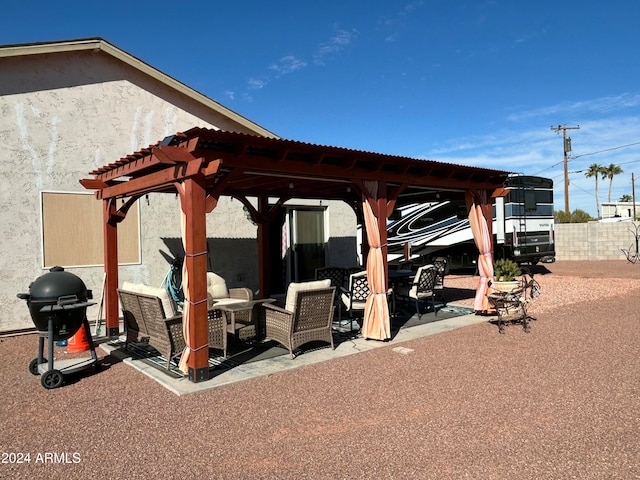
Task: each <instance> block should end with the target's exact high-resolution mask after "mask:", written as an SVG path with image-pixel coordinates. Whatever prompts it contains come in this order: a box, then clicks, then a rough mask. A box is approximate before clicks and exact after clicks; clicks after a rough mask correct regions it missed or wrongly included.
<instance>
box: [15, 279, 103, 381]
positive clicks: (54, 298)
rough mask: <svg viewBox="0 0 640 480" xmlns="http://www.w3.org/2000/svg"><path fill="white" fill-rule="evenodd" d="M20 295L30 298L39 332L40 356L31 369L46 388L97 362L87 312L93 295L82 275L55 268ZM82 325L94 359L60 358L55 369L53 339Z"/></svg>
mask: <svg viewBox="0 0 640 480" xmlns="http://www.w3.org/2000/svg"><path fill="white" fill-rule="evenodd" d="M18 298H21V299H23V300H26V301H27V306H28V307H29V313H30V314H31V319H32V320H33V323H34V324H35V326H36V328H37V329H38V331H39V332H40V337H39V349H38V358H34V359H33V360H32V361H31V363H30V364H29V371H30V372H31V373H32V374H34V375H39V374H42V377H41V383H42V386H43V387H45V388H56V387H59V386H61V385H62V382H63V374H66V373H72V372H77V371H79V370H82V369H84V368H87V367H89V366H92V365H96V362H97V356H96V352H95V348H94V345H93V340H92V338H91V328H90V327H89V321H88V320H87V315H86V313H87V307H88V306H90V305H95V303H93V302H88V301H87V300H90V299H92V298H93V295H92V292H91V290H87V287H86V285H85V284H84V282H83V281H82V280H81V279H80V277H78V276H76V275H74V274H73V273H70V272H65V271H64V268H62V267H53V268H51V269H50V270H49V272H48V273H45V274H44V275H42V276H40V277H38V278H37V279H36V280H34V281H33V282H31V285H29V293H19V294H18ZM81 327H82V328H84V329H85V335H86V338H87V341H88V343H89V347H90V350H91V358H90V359H88V360H87V359H83V360H81V361H79V360H78V359H69V360H59V361H58V362H57V363H58V364H59V365H58V368H57V369H54V367H53V363H54V362H53V356H54V355H53V353H54V349H53V347H54V342H55V341H58V340H66V339H68V338H71V337H73V336H74V335H75V334H76V333H77V332H78V330H79V329H80V328H81ZM45 339H48V342H49V359H50V361H47V359H46V358H44V341H45Z"/></svg>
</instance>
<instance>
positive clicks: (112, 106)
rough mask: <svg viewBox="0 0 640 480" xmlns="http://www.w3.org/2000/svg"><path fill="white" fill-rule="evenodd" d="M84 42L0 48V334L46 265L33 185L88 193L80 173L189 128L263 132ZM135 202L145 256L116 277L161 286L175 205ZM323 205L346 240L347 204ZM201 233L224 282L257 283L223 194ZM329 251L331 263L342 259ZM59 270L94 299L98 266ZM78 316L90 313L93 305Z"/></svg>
mask: <svg viewBox="0 0 640 480" xmlns="http://www.w3.org/2000/svg"><path fill="white" fill-rule="evenodd" d="M87 43H88V42H84V43H83V42H81V41H79V42H78V43H77V44H74V43H73V42H68V43H66V44H64V48H58V47H59V45H56V44H50V45H54V47H55V48H47V45H45V46H43V45H42V44H37V45H36V44H34V45H28V46H6V47H0V145H1V147H0V155H1V157H0V195H1V197H0V198H1V201H2V206H3V208H2V210H1V211H0V221H1V223H2V236H1V237H0V248H1V252H2V256H1V258H0V276H1V282H0V311H2V315H1V316H0V332H7V331H13V330H20V329H23V328H30V327H33V323H32V321H31V318H30V316H29V314H28V310H27V308H26V305H25V302H24V301H22V300H20V299H18V298H17V297H16V294H17V293H19V292H27V291H28V287H29V284H30V283H31V282H32V281H33V280H35V279H36V278H37V277H39V276H40V275H42V274H43V273H45V272H46V271H47V270H46V269H43V267H42V265H43V252H42V216H41V199H40V195H41V192H42V191H54V192H77V193H83V192H86V190H85V189H84V188H83V187H82V186H81V185H80V184H79V180H80V179H82V178H88V177H89V175H88V172H89V171H91V170H93V169H94V168H98V167H101V166H102V165H106V164H108V163H111V162H114V161H116V160H117V159H119V158H121V157H123V156H125V155H127V154H129V153H132V152H134V151H137V150H139V149H141V148H144V147H147V146H149V145H151V144H155V143H157V142H158V141H159V140H161V139H162V138H164V137H165V136H168V135H172V134H174V133H176V132H178V131H182V130H186V129H188V128H191V127H194V126H199V127H207V128H220V129H223V130H229V131H236V132H244V133H252V134H257V135H265V134H270V132H268V131H267V130H265V129H263V128H262V127H260V126H259V125H256V124H254V123H252V122H250V121H249V120H247V119H243V118H242V117H240V116H239V115H237V114H235V112H232V111H229V110H227V109H225V108H224V107H222V106H221V105H219V104H216V103H215V102H213V101H212V100H210V99H207V98H206V97H204V96H202V95H201V94H198V93H197V92H195V91H193V90H191V89H189V87H187V86H185V85H183V84H179V82H176V81H175V80H173V79H171V78H170V77H167V76H165V75H164V74H162V73H161V72H158V71H157V70H155V69H153V67H150V66H149V65H146V64H144V63H143V62H141V61H139V60H137V59H135V58H132V57H129V56H128V54H126V52H122V51H121V50H118V49H116V48H115V47H113V46H112V45H110V44H107V43H105V42H104V41H100V42H98V41H96V42H94V44H93V47H94V48H87ZM50 45H49V46H50ZM123 57H125V60H126V61H123V59H122V58H123ZM272 136H275V135H273V134H272ZM96 201H98V200H96ZM138 203H139V208H140V225H141V250H142V259H141V260H142V261H141V263H140V264H135V265H123V266H121V267H120V269H119V280H120V283H122V282H124V281H133V282H143V283H146V284H149V285H154V286H160V285H161V284H162V281H163V280H164V278H165V276H166V274H167V271H168V268H169V264H170V263H169V262H170V260H171V258H173V257H175V255H178V254H180V253H181V252H182V246H181V240H180V236H181V232H180V212H179V201H178V199H177V198H176V197H175V196H174V195H170V194H164V195H163V194H154V195H149V197H148V201H147V199H141V200H140V201H139V202H138ZM325 203H327V202H325ZM328 208H329V211H330V213H329V218H330V225H331V227H330V228H331V232H332V237H333V236H335V235H338V236H339V235H344V236H346V237H349V235H350V236H351V237H354V236H355V214H353V211H352V210H351V209H350V208H349V207H348V206H347V205H345V204H343V203H341V202H329V207H328ZM207 234H208V235H207V236H208V238H209V245H210V267H211V269H213V270H214V271H218V272H220V273H221V274H222V275H224V276H225V278H227V281H228V283H229V286H237V285H243V286H248V287H250V288H252V289H256V288H257V269H258V265H257V242H256V227H255V226H254V225H252V224H251V223H250V222H249V221H248V220H247V219H246V217H245V215H244V213H243V209H242V205H241V203H240V202H238V201H235V202H234V201H233V200H231V199H229V198H226V197H223V198H221V199H220V202H219V204H218V206H217V208H216V209H215V210H214V211H213V212H212V213H211V214H209V215H208V218H207ZM338 243H340V242H338ZM353 243H355V241H354V242H353ZM334 250H335V251H334V252H333V255H334V256H336V258H332V259H331V260H330V261H332V262H334V261H335V262H340V261H342V260H341V259H340V256H341V255H343V254H346V255H348V256H350V253H349V252H341V251H340V250H339V249H334ZM67 270H69V271H71V272H72V273H75V274H76V275H78V276H79V277H80V278H82V279H83V280H84V282H85V283H86V285H87V288H89V289H91V290H92V291H93V293H94V301H96V302H100V300H101V290H102V282H103V267H102V266H101V265H98V266H91V267H74V268H67ZM87 314H88V316H89V319H90V320H95V319H96V318H97V315H98V307H97V306H94V307H90V308H89V309H88V311H87Z"/></svg>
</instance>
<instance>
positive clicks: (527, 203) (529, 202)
mask: <svg viewBox="0 0 640 480" xmlns="http://www.w3.org/2000/svg"><path fill="white" fill-rule="evenodd" d="M524 208H525V210H526V211H527V212H535V211H536V208H537V204H536V192H535V191H534V190H525V191H524Z"/></svg>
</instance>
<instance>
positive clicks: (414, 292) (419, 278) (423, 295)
mask: <svg viewBox="0 0 640 480" xmlns="http://www.w3.org/2000/svg"><path fill="white" fill-rule="evenodd" d="M437 275H438V270H437V268H436V266H435V265H432V264H429V265H425V266H423V267H420V268H419V269H418V271H417V272H416V276H415V277H414V279H413V283H412V284H411V285H410V286H409V289H408V290H407V291H405V292H403V293H404V294H406V296H407V297H409V298H413V299H414V300H415V303H416V313H417V314H418V318H422V313H420V301H421V300H423V301H424V302H425V305H426V306H427V308H428V304H427V300H428V299H429V298H430V299H431V306H432V307H433V311H434V313H435V314H436V315H437V314H438V312H437V310H436V304H435V295H434V292H435V286H436V277H437Z"/></svg>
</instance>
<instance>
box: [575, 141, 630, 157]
mask: <svg viewBox="0 0 640 480" xmlns="http://www.w3.org/2000/svg"><path fill="white" fill-rule="evenodd" d="M634 145H640V142H634V143H629V144H627V145H620V146H619V147H611V148H607V149H605V150H599V151H597V152H591V153H583V154H582V155H574V156H573V157H572V158H571V160H575V159H576V158H580V157H587V156H589V155H596V154H598V153H604V152H610V151H611V150H619V149H621V148H627V147H633V146H634Z"/></svg>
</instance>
